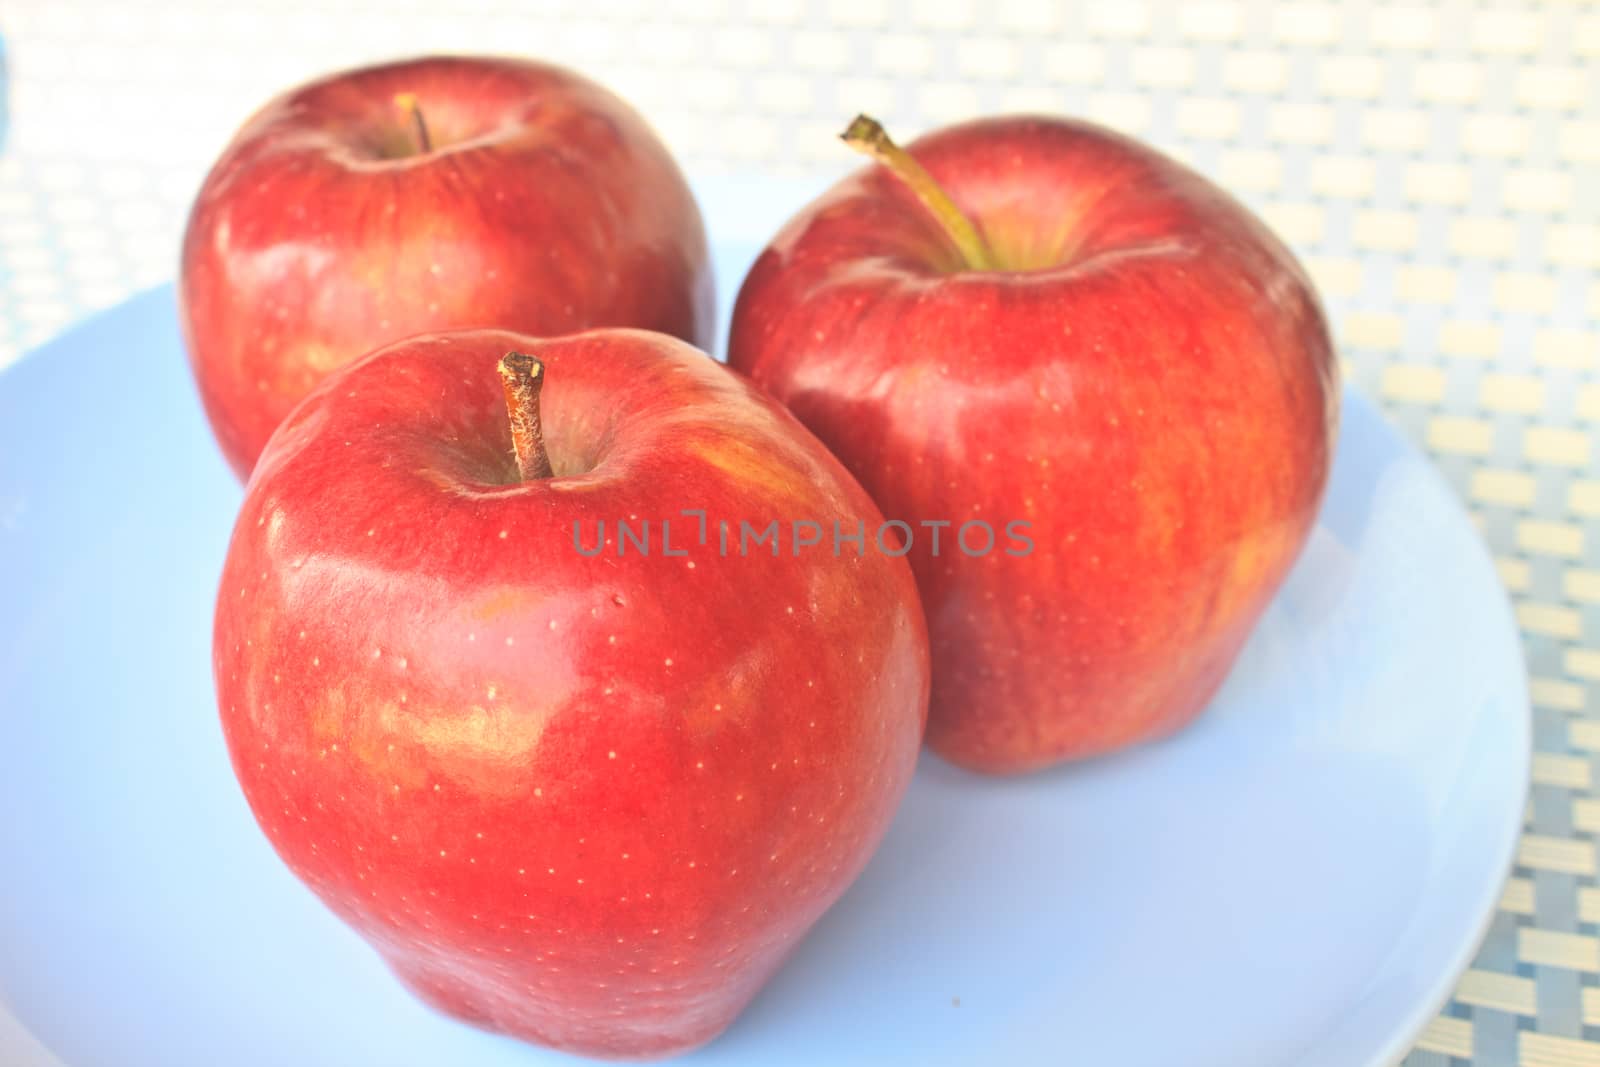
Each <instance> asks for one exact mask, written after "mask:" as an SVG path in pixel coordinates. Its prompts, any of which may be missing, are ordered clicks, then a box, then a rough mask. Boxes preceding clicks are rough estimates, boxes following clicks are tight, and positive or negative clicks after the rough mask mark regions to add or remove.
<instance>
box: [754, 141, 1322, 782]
mask: <svg viewBox="0 0 1600 1067" xmlns="http://www.w3.org/2000/svg"><path fill="white" fill-rule="evenodd" d="M846 140H847V141H850V142H851V143H852V144H854V145H855V146H857V147H860V148H862V149H863V150H865V151H868V152H869V153H870V154H872V155H874V156H876V157H877V158H878V159H879V161H880V163H881V164H882V165H879V166H870V167H868V168H866V169H864V170H861V171H860V172H858V173H856V174H853V175H851V176H850V177H848V178H846V179H844V180H843V181H841V182H840V183H839V184H838V185H836V186H835V187H834V188H833V189H832V190H831V191H829V192H828V193H827V194H825V195H824V196H823V197H822V198H821V199H819V200H818V201H816V202H815V203H813V204H811V205H810V206H809V207H807V208H805V209H804V210H803V211H801V212H800V214H799V215H798V216H797V217H796V218H794V219H793V220H792V221H791V222H790V223H789V224H788V225H787V226H786V227H784V229H783V230H782V232H781V233H779V235H778V236H777V237H776V238H775V239H774V241H773V242H772V244H771V246H770V247H769V248H768V249H767V250H766V251H765V253H764V254H762V256H761V257H760V258H759V259H758V260H757V262H756V264H755V266H754V267H753V268H752V270H751V271H750V274H749V277H748V278H747V279H746V280H745V283H744V287H743V289H742V291H741V292H740V294H739V299H738V304H737V306H736V309H735V312H734V321H733V329H732V337H731V340H730V346H729V359H730V362H731V363H732V364H733V365H734V366H735V367H738V368H740V369H741V370H744V371H745V372H747V373H748V374H749V375H750V376H751V377H752V378H754V379H755V380H756V381H757V382H759V383H760V384H762V385H765V386H766V387H767V388H768V389H769V390H771V391H772V392H773V393H775V394H776V395H777V396H778V398H779V399H781V400H783V401H784V402H785V403H786V404H787V405H788V406H789V408H790V410H792V411H793V412H794V413H795V414H796V415H798V416H799V418H800V420H801V421H802V422H804V423H805V424H806V425H807V426H809V427H810V428H811V429H812V430H814V431H815V432H816V434H817V436H818V437H820V438H822V440H823V441H824V442H826V443H827V444H828V446H829V447H830V448H832V449H833V451H834V453H835V454H836V455H838V456H839V457H840V458H841V459H842V460H843V461H844V463H845V466H847V467H849V468H850V469H851V471H853V472H854V473H855V475H856V477H858V478H859V479H861V482H862V484H863V485H865V486H866V487H867V490H868V491H869V492H870V493H872V494H873V497H874V499H876V500H877V502H878V504H879V506H880V507H882V508H883V509H884V511H885V512H886V513H887V514H888V515H890V516H891V517H893V518H898V519H903V520H907V521H909V522H911V523H913V524H917V523H921V522H928V523H937V522H948V523H951V524H953V525H951V526H949V527H939V528H938V529H937V531H936V530H935V528H934V527H932V526H926V527H916V528H915V531H914V532H915V534H916V537H915V540H914V543H913V548H912V553H911V559H912V563H913V566H914V568H915V570H916V573H917V580H918V586H919V588H920V590H921V592H922V600H923V605H924V607H925V608H926V610H927V613H928V624H929V636H930V640H931V642H932V647H933V662H934V663H935V664H936V667H935V669H934V674H933V698H932V706H931V709H930V711H929V720H928V739H929V743H930V744H931V745H932V746H933V748H934V749H935V750H936V751H938V752H940V753H941V754H942V755H944V756H946V757H947V758H949V759H951V760H953V761H955V762H957V763H960V764H963V765H966V766H968V767H972V768H976V769H981V770H985V771H992V772H1019V771H1027V770H1031V769H1035V768H1040V767H1044V766H1047V765H1050V764H1054V763H1057V762H1059V761H1063V760H1070V759H1076V758H1081V757H1087V756H1092V755H1095V754H1097V753H1103V752H1109V751H1112V750H1114V749H1118V748H1122V747H1123V746H1126V745H1130V744H1133V743H1135V742H1140V741H1145V740H1148V739H1151V738H1156V737H1160V736H1162V735H1165V734H1168V733H1170V732H1172V731H1173V730H1176V729H1177V728H1179V727H1180V726H1182V725H1183V724H1185V723H1187V722H1189V721H1190V720H1191V719H1193V718H1194V717H1195V716H1196V715H1197V714H1198V713H1199V712H1200V710H1201V709H1202V708H1203V707H1204V705H1205V704H1206V703H1207V702H1208V701H1209V700H1210V698H1211V696H1212V695H1213V693H1214V692H1215V691H1216V689H1217V687H1218V686H1219V684H1220V683H1221V682H1222V680H1223V677H1224V676H1225V675H1226V674H1227V672H1228V669H1229V666H1230V665H1231V664H1232V663H1233V661H1234V658H1235V656H1236V654H1237V653H1238V651H1239V649H1240V647H1241V646H1242V645H1243V643H1244V641H1245V638H1246V636H1247V635H1248V634H1249V633H1250V630H1251V628H1252V626H1253V625H1254V623H1255V622H1256V620H1257V618H1258V617H1259V616H1260V614H1261V612H1262V611H1263V609H1264V608H1265V607H1266V605H1267V603H1268V601H1269V600H1270V598H1271V597H1272V594H1273V592H1274V590H1275V589H1276V588H1277V587H1278V585H1279V583H1280V582H1281V581H1282V580H1283V578H1284V576H1285V574H1286V573H1287V571H1288V569H1289V567H1290V564H1291V563H1292V562H1293V561H1294V559H1295V557H1296V554H1297V553H1298V552H1299V550H1300V548H1301V545H1302V543H1303V542H1304V541H1305V539H1306V537H1307V535H1308V532H1309V530H1310V528H1311V525H1312V521H1313V517H1314V515H1315V513H1316V511H1317V506H1318V502H1319V499H1320V497H1321V495H1322V491H1323V487H1324V484H1325V483H1326V481H1327V477H1328V466H1329V459H1330V456H1331V453H1332V449H1333V444H1334V437H1335V433H1336V425H1337V421H1338V400H1339V390H1338V380H1337V379H1338V375H1337V368H1336V364H1335V360H1334V356H1333V351H1332V348H1331V345H1330V343H1329V339H1328V330H1327V326H1326V324H1325V322H1324V319H1323V313H1322V311H1321V309H1320V307H1319V305H1318V301H1317V298H1316V295H1315V293H1314V292H1313V291H1312V287H1311V284H1310V282H1309V281H1308V280H1307V278H1306V275H1305V274H1304V272H1303V271H1302V270H1301V269H1300V268H1299V266H1297V265H1296V263H1295V261H1294V259H1293V257H1292V256H1291V255H1290V254H1289V252H1288V251H1287V250H1286V249H1285V248H1284V247H1283V245H1282V244H1280V243H1279V242H1278V241H1277V240H1276V239H1275V238H1274V237H1273V235H1272V234H1271V233H1269V232H1268V231H1267V229H1266V228H1265V227H1264V226H1263V225H1262V224H1261V223H1260V222H1259V221H1257V220H1256V219H1255V218H1254V217H1253V216H1252V215H1251V214H1250V213H1249V212H1248V211H1247V210H1245V209H1244V208H1243V207H1241V206H1240V205H1239V204H1238V203H1237V202H1235V201H1234V200H1233V199H1231V198H1230V197H1229V196H1227V195H1226V194H1225V193H1224V192H1222V191H1221V190H1220V189H1218V188H1217V187H1216V186H1214V185H1212V184H1211V183H1209V182H1207V181H1206V180H1205V179H1204V178H1202V177H1200V176H1199V175H1197V174H1195V173H1194V172H1193V171H1190V170H1188V169H1187V168H1185V167H1183V166H1181V165H1179V164H1178V163H1176V162H1174V161H1173V160H1171V159H1168V158H1166V157H1164V156H1162V155H1161V154H1159V153H1157V152H1156V151H1154V150H1152V149H1150V148H1148V147H1146V146H1144V145H1141V144H1138V143H1137V142H1135V141H1132V140H1129V139H1128V138H1126V137H1121V136H1118V135H1117V134H1114V133H1111V132H1109V131H1107V130H1103V129H1100V128H1097V127H1095V126H1092V125H1089V124H1087V123H1083V122H1074V121H1068V120H1063V119H1054V118H1031V117H1030V118H1022V117H1019V118H994V119H986V120H982V121H976V122H971V123H967V124H965V125H959V126H954V127H951V128H949V129H945V130H943V131H940V132H938V133H934V134H931V135H929V136H927V137H925V138H923V139H921V140H919V141H917V142H916V143H915V144H913V145H912V146H911V147H910V149H909V152H907V151H906V150H902V149H900V148H899V147H898V146H895V145H894V144H893V142H891V141H889V139H888V138H887V136H886V135H884V134H883V132H882V130H881V128H880V127H878V126H877V124H876V123H874V122H872V121H871V120H870V119H865V118H863V119H858V120H857V123H856V124H854V125H852V127H851V129H850V131H848V132H847V134H846ZM969 521H982V522H985V523H987V524H988V525H989V527H990V528H991V529H992V530H994V531H995V534H996V536H997V537H999V538H1000V539H1001V543H1002V544H1005V545H1006V546H1008V548H1010V547H1013V546H1014V547H1015V549H1016V554H1013V553H1011V552H1009V551H1000V550H995V551H992V552H990V553H988V554H986V555H983V556H981V557H979V556H977V555H968V554H967V553H965V552H963V551H961V549H960V547H959V546H958V545H956V544H955V543H954V542H955V535H956V534H957V533H958V532H959V530H960V528H961V526H962V524H963V523H966V522H969ZM1012 523H1026V524H1028V525H1026V526H1017V527H1016V528H1015V530H1016V531H1017V532H1019V533H1020V534H1021V535H1022V536H1021V538H1018V539H1015V540H1008V539H1006V538H1005V535H1004V533H1003V532H1002V531H1003V530H1004V528H1005V527H1006V526H1008V525H1009V524H1012ZM935 532H939V533H942V535H943V543H942V544H941V546H940V548H941V551H940V553H939V555H938V556H935V555H934V552H933V540H932V534H934V533H935ZM1025 541H1026V542H1029V543H1031V544H1032V546H1033V550H1032V551H1031V552H1030V553H1026V554H1022V553H1024V552H1025V550H1026V545H1025V543H1024V542H1025ZM969 542H970V545H971V547H972V548H974V549H976V548H979V547H982V545H983V543H984V535H983V533H982V529H981V528H980V527H973V528H972V529H971V531H970V532H969Z"/></svg>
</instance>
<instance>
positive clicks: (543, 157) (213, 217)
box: [178, 57, 713, 478]
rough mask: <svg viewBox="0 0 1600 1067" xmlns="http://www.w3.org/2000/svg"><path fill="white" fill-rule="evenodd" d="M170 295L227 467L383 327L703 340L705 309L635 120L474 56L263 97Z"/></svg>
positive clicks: (675, 199) (607, 98) (576, 87)
mask: <svg viewBox="0 0 1600 1067" xmlns="http://www.w3.org/2000/svg"><path fill="white" fill-rule="evenodd" d="M412 103H414V105H415V109H416V112H417V114H420V115H421V116H422V121H423V128H424V129H425V130H426V133H425V135H424V136H426V138H427V144H428V149H429V150H424V147H423V145H422V143H421V141H420V139H419V131H418V130H417V128H416V126H415V123H414V121H413V115H412V110H411V107H410V106H409V105H410V104H412ZM178 295H179V300H180V307H181V314H182V320H183V328H184V337H185V340H186V343H187V345H188V349H189V355H190V361H191V363H192V365H193V368H194V373H195V378H196V380H197V382H198V383H199V388H200V395H201V398H202V400H203V401H204V403H205V408H206V412H207V414H208V415H209V416H210V419H211V424H212V427H213V429H214V430H215V431H216V435H217V440H218V442H219V443H220V444H221V446H222V450H223V452H224V454H226V456H227V458H228V461H229V462H230V463H231V464H232V465H233V467H234V469H235V470H236V471H237V472H238V473H239V475H240V477H241V478H243V477H245V476H246V475H248V474H249V471H250V468H251V466H252V464H254V462H255V460H256V457H257V456H258V455H259V454H260V452H261V448H262V446H263V445H264V444H265V443H266V440H267V437H268V436H269V435H270V434H271V433H272V431H273V429H274V428H275V427H276V426H277V425H278V423H279V422H280V421H282V419H283V417H284V416H285V415H287V414H288V413H289V410H290V409H291V408H293V407H294V405H295V404H296V403H297V402H298V401H299V400H300V399H301V398H302V397H304V396H305V395H306V393H308V392H309V391H310V390H311V387H312V386H313V385H315V384H316V383H317V382H318V381H319V380H321V378H322V377H323V376H324V375H326V374H327V373H328V372H329V371H331V370H333V369H334V368H335V367H338V366H340V365H341V364H343V363H347V362H349V361H350V360H352V359H354V358H356V357H358V356H360V355H363V354H365V353H367V352H370V351H371V350H372V349H374V348H377V347H378V346H380V345H382V344H386V343H388V342H390V341H395V340H399V339H400V338H402V337H407V336H410V335H412V334H416V333H423V332H429V331H434V330H445V329H455V328H475V327H483V326H491V327H499V328H505V329H512V330H521V331H525V332H529V333H534V334H539V335H545V336H553V335H556V334H562V333H568V332H571V331H575V330H581V329H585V328H588V327H593V326H636V327H640V328H644V329H652V330H659V331H662V332H664V333H669V334H672V335H674V336H677V337H681V338H683V339H685V340H687V341H690V342H693V343H695V344H699V345H700V346H701V347H705V346H706V345H707V344H708V342H709V341H710V331H711V329H712V313H713V308H712V279H711V268H710V262H709V260H708V258H707V251H706V239H705V230H704V226H703V224H702V222H701V219H700V213H699V210H698V209H697V208H696V206H695V202H694V199H693V197H692V196H691V195H690V192H689V188H688V185H687V184H686V183H685V181H684V179H683V175H682V174H681V173H680V172H679V170H678V167H677V165H676V164H675V163H674V162H673V160H672V158H671V157H670V156H669V155H668V154H667V151H666V149H665V148H664V147H663V146H662V144H661V143H660V141H659V140H658V139H657V138H656V136H655V134H654V133H653V132H652V131H651V130H650V128H649V127H648V126H647V125H646V124H645V122H644V121H643V120H642V119H641V118H640V117H639V116H638V115H637V114H636V113H635V112H634V111H633V109H632V108H630V107H629V106H628V105H627V104H625V103H623V102H622V101H621V100H619V99H618V98H617V97H615V96H613V95H612V94H611V93H609V92H607V91H606V90H604V89H602V88H601V87H599V86H598V85H595V84H594V83H593V82H590V81H588V80H586V79H584V78H582V77H580V76H578V75H576V74H573V73H572V72H570V71H566V70H563V69H561V68H559V67H555V66H550V65H547V64H543V63H535V62H529V61H522V60H513V59H488V58H453V57H436V58H427V59H419V60H411V61H407V62H401V63H392V64H388V65H384V66H377V67H369V68H365V69H361V70H355V71H350V72H348V73H343V74H337V75H333V76H330V77H327V78H324V79H321V80H319V81H315V82H312V83H310V84H308V85H305V86H302V87H301V88H298V89H295V90H293V91H291V92H289V93H287V94H285V95H283V96H281V97H279V98H277V99H276V100H274V101H272V102H271V103H269V104H268V105H267V106H266V107H264V108H263V109H262V110H261V111H260V112H258V113H257V114H256V115H255V116H254V117H253V118H252V119H250V120H249V122H247V123H246V124H245V126H244V128H243V129H241V130H240V131H239V133H238V134H237V135H236V136H235V137H234V140H233V142H232V144H230V145H229V146H228V148H227V150H226V151H225V152H224V153H223V155H222V158H221V159H220V160H218V162H217V163H216V165H215V167H214V168H213V169H212V171H211V173H210V175H209V176H208V177H207V179H206V181H205V184H204V186H203V187H202V188H201V190H200V194H199V197H198V198H197V200H196V201H195V205H194V208H193V211H192V213H191V215H190V217H189V224H188V229H187V231H186V233H185V235H184V242H183V261H182V266H181V271H180V275H179V288H178Z"/></svg>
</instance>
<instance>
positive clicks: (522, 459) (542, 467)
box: [500, 352, 555, 482]
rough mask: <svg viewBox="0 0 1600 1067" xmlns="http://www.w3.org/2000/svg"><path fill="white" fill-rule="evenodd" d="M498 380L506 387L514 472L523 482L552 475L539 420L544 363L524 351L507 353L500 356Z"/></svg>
mask: <svg viewBox="0 0 1600 1067" xmlns="http://www.w3.org/2000/svg"><path fill="white" fill-rule="evenodd" d="M500 383H501V384H502V385H503V386H504V387H505V393H506V414H508V415H509V416H510V417H511V447H512V449H513V450H515V452H516V454H517V473H518V474H520V475H521V476H522V480H523V481H525V482H531V481H536V480H538V479H541V478H553V477H555V471H553V470H551V469H550V457H549V456H548V455H547V454H546V453H545V450H544V429H543V427H542V426H541V425H540V422H539V390H540V389H541V388H542V387H543V386H544V364H543V363H541V362H540V361H539V359H538V357H537V356H530V355H528V354H527V353H525V352H507V353H506V354H505V355H503V356H501V357H500Z"/></svg>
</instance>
